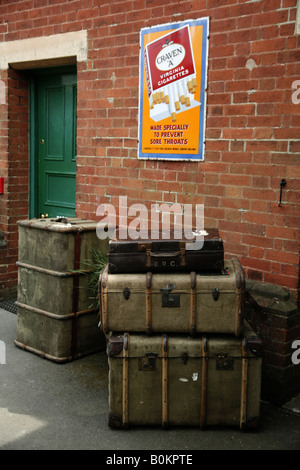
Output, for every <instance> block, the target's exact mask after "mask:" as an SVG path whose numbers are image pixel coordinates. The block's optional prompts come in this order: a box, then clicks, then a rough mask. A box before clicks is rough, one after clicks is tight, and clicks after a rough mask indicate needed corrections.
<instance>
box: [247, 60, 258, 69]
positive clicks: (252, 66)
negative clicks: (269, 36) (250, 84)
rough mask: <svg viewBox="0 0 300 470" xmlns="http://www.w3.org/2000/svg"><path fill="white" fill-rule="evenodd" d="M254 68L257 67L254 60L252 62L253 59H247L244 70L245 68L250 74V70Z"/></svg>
mask: <svg viewBox="0 0 300 470" xmlns="http://www.w3.org/2000/svg"><path fill="white" fill-rule="evenodd" d="M256 67H257V65H256V62H255V60H253V59H248V60H247V62H246V68H247V69H248V70H250V72H252V70H253V69H254V68H256Z"/></svg>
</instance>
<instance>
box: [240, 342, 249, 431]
mask: <svg viewBox="0 0 300 470" xmlns="http://www.w3.org/2000/svg"><path fill="white" fill-rule="evenodd" d="M247 383H248V345H247V340H246V338H243V339H242V383H241V409H240V429H244V428H245V426H246V424H247Z"/></svg>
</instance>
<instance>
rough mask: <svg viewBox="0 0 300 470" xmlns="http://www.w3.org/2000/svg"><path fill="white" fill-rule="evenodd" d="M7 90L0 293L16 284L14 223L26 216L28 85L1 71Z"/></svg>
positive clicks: (0, 143)
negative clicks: (4, 244)
mask: <svg viewBox="0 0 300 470" xmlns="http://www.w3.org/2000/svg"><path fill="white" fill-rule="evenodd" d="M1 79H2V80H3V81H4V83H5V84H6V89H7V90H8V93H7V96H6V99H5V101H6V103H3V104H2V105H0V107H1V111H0V115H1V121H0V129H1V134H0V149H1V150H0V151H1V158H0V169H1V173H0V174H1V176H3V177H4V194H3V195H1V196H0V210H1V216H0V222H1V223H0V228H1V231H3V233H4V237H5V240H6V248H1V249H0V257H1V258H0V259H1V261H0V264H2V265H3V266H2V268H0V291H1V290H7V291H9V292H10V291H11V290H14V289H15V287H16V281H17V266H16V260H17V256H18V227H17V225H16V222H17V220H19V219H22V218H23V219H24V218H27V217H28V188H29V175H28V163H29V162H28V127H29V126H28V120H29V115H28V109H29V108H28V98H29V96H28V94H29V90H28V83H27V80H24V78H23V76H22V74H20V73H18V72H16V71H14V70H11V69H9V70H8V71H5V72H3V71H1Z"/></svg>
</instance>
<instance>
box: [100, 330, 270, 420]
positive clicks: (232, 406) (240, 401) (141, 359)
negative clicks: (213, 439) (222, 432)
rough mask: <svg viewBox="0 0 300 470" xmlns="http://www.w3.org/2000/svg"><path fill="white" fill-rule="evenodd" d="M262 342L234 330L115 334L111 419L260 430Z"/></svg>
mask: <svg viewBox="0 0 300 470" xmlns="http://www.w3.org/2000/svg"><path fill="white" fill-rule="evenodd" d="M260 349H261V341H260V340H259V339H258V338H257V337H256V336H255V335H254V333H253V331H252V330H251V328H250V327H249V326H248V325H247V326H246V327H245V329H244V335H243V337H242V338H236V337H233V336H227V335H204V336H201V337H198V338H191V337H188V336H182V335H176V336H175V335H167V334H163V335H154V336H150V337H148V336H144V335H134V334H129V333H124V334H123V335H120V336H115V335H112V336H111V337H110V338H109V340H108V345H107V354H108V363H109V420H108V424H109V426H110V427H113V428H127V427H129V426H136V425H147V426H148V425H160V426H162V427H163V428H166V427H168V426H198V427H201V428H204V427H205V426H222V425H224V426H236V427H239V428H240V429H247V428H248V429H251V428H257V426H258V423H259V416H260V387H261V361H262V360H261V357H260Z"/></svg>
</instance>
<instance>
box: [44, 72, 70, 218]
mask: <svg viewBox="0 0 300 470" xmlns="http://www.w3.org/2000/svg"><path fill="white" fill-rule="evenodd" d="M76 92H77V87H76V74H74V73H66V74H57V73H56V74H51V75H42V76H38V77H37V78H36V148H37V162H36V165H37V169H36V174H37V194H36V197H37V201H36V208H37V214H36V215H37V216H38V217H40V216H41V214H45V215H46V214H47V215H48V216H49V217H56V216H69V217H73V216H75V192H76V94H77V93H76Z"/></svg>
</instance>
